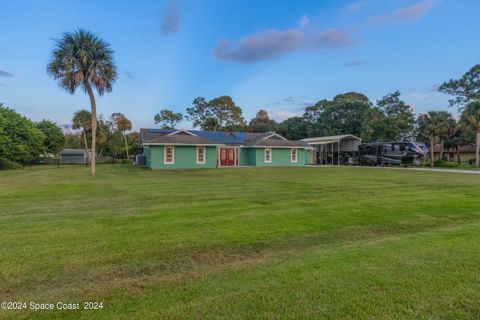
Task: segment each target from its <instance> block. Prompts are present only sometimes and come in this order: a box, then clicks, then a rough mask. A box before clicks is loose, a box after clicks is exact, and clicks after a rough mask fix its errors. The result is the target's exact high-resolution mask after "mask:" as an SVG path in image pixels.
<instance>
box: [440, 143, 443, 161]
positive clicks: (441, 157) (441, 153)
mask: <svg viewBox="0 0 480 320" xmlns="http://www.w3.org/2000/svg"><path fill="white" fill-rule="evenodd" d="M440 161H443V138H441V139H440Z"/></svg>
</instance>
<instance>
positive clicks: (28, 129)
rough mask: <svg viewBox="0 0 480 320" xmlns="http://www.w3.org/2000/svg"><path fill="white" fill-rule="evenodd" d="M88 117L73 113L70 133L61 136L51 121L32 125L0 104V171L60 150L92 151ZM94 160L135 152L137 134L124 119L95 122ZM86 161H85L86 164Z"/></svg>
mask: <svg viewBox="0 0 480 320" xmlns="http://www.w3.org/2000/svg"><path fill="white" fill-rule="evenodd" d="M90 120H91V113H90V112H89V111H88V110H80V111H77V112H76V113H75V114H74V115H73V118H72V126H71V127H72V129H74V131H70V130H69V131H66V132H64V131H63V130H62V128H61V127H60V126H58V125H57V124H56V123H55V122H53V121H51V120H46V119H44V120H42V121H38V122H33V121H31V120H30V119H28V118H26V117H24V116H22V115H21V114H19V113H17V112H16V111H15V110H13V109H11V108H8V107H6V106H3V104H1V103H0V169H8V168H16V167H18V166H20V165H25V164H27V163H35V162H38V161H40V160H42V159H51V158H55V157H58V153H59V152H60V151H61V150H62V149H63V148H74V149H77V148H79V149H80V148H81V149H85V153H86V154H87V155H88V154H89V152H88V151H89V150H92V149H93V148H92V146H91V141H92V132H93V131H92V126H91V121H90ZM96 127H97V130H96V144H97V147H98V148H97V149H96V150H97V151H96V152H97V156H99V157H102V158H104V159H105V158H111V159H112V161H115V158H117V157H121V158H124V159H129V156H130V155H131V154H134V153H136V152H137V150H138V148H139V134H138V133H137V132H134V131H131V130H132V123H131V121H130V120H129V119H127V117H125V115H123V114H122V113H119V112H116V113H113V114H112V115H111V116H110V117H108V118H105V117H104V116H102V115H100V116H99V117H98V119H97V121H96ZM88 160H90V159H87V162H90V161H88Z"/></svg>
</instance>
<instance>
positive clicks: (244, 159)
mask: <svg viewBox="0 0 480 320" xmlns="http://www.w3.org/2000/svg"><path fill="white" fill-rule="evenodd" d="M238 150H239V151H238V152H239V157H238V160H239V165H241V166H250V165H251V164H250V163H249V159H248V150H249V149H246V148H239V149H238Z"/></svg>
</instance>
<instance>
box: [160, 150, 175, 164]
mask: <svg viewBox="0 0 480 320" xmlns="http://www.w3.org/2000/svg"><path fill="white" fill-rule="evenodd" d="M167 148H172V162H167ZM174 163H175V147H174V146H165V148H163V164H174Z"/></svg>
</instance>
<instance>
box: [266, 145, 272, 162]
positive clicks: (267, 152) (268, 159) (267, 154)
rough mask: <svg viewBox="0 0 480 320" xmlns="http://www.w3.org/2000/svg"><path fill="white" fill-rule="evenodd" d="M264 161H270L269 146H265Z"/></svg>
mask: <svg viewBox="0 0 480 320" xmlns="http://www.w3.org/2000/svg"><path fill="white" fill-rule="evenodd" d="M265 162H266V163H270V162H272V149H270V148H265Z"/></svg>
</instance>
